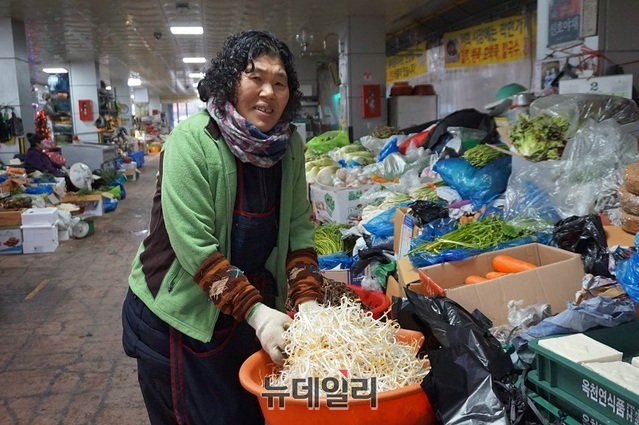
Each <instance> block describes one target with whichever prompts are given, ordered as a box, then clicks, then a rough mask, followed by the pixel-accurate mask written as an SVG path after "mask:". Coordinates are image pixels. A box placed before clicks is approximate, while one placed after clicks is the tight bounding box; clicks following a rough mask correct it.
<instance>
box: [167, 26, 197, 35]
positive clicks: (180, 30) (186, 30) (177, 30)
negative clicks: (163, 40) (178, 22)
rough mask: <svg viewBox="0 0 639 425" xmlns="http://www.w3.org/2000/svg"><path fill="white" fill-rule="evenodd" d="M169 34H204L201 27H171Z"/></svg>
mask: <svg viewBox="0 0 639 425" xmlns="http://www.w3.org/2000/svg"><path fill="white" fill-rule="evenodd" d="M171 34H179V35H185V34H186V35H199V34H204V28H202V27H171Z"/></svg>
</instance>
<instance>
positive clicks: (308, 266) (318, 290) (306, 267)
mask: <svg viewBox="0 0 639 425" xmlns="http://www.w3.org/2000/svg"><path fill="white" fill-rule="evenodd" d="M286 277H287V279H288V296H289V298H290V302H291V305H292V306H293V307H294V308H295V309H297V306H298V305H299V304H300V303H302V302H304V301H308V300H317V302H319V303H320V304H322V303H323V302H324V291H323V289H322V273H321V272H320V270H319V266H318V264H317V252H315V249H314V248H304V249H298V250H296V251H291V252H289V253H288V256H287V258H286Z"/></svg>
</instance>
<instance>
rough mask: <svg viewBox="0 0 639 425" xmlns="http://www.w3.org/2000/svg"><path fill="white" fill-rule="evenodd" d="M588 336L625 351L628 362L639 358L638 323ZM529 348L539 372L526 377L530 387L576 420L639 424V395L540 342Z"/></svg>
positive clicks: (602, 330)
mask: <svg viewBox="0 0 639 425" xmlns="http://www.w3.org/2000/svg"><path fill="white" fill-rule="evenodd" d="M584 334H586V335H588V336H589V337H591V338H593V339H595V340H597V341H599V342H601V343H603V344H606V345H608V346H610V347H612V348H615V349H617V350H619V351H621V352H622V353H623V359H624V361H628V359H630V358H632V357H635V356H637V355H638V354H639V338H636V335H639V321H638V320H634V321H632V322H629V323H625V324H622V325H618V326H615V327H612V328H601V329H596V330H591V331H587V332H584ZM633 336H634V337H633ZM528 347H529V348H530V349H531V350H532V351H533V352H534V353H535V367H536V369H535V370H533V371H530V372H529V373H528V374H527V375H526V381H527V385H528V386H529V387H531V388H532V389H533V390H534V391H535V392H537V393H538V394H539V395H541V396H543V397H544V398H545V399H546V400H549V401H551V402H552V403H553V404H554V405H556V406H558V407H560V408H562V409H564V410H565V411H566V412H568V413H569V414H570V415H571V416H573V417H575V418H582V417H583V416H584V415H586V416H588V417H589V418H593V419H594V420H596V421H598V422H599V423H602V424H620V425H621V424H627V425H633V424H636V423H639V395H637V394H635V393H634V392H632V391H629V390H627V389H626V388H623V387H622V386H620V385H618V384H617V383H615V382H612V381H610V380H608V379H607V378H604V377H603V376H601V375H599V374H597V373H595V372H594V371H592V370H590V369H587V368H586V367H584V366H582V365H580V364H578V363H575V362H572V361H570V360H568V359H566V358H564V357H562V356H560V355H558V354H557V353H554V352H552V351H550V350H547V349H545V348H544V347H541V346H539V342H538V340H533V341H530V343H529V344H528Z"/></svg>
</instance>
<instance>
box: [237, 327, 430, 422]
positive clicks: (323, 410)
mask: <svg viewBox="0 0 639 425" xmlns="http://www.w3.org/2000/svg"><path fill="white" fill-rule="evenodd" d="M397 337H398V339H400V340H404V341H413V340H417V339H420V338H423V335H422V334H421V333H420V332H415V331H410V330H405V329H400V330H398V331H397ZM272 373H273V363H272V362H271V358H270V357H269V355H268V354H267V353H266V352H265V351H264V350H260V351H258V352H257V353H255V354H253V355H252V356H251V357H249V358H248V359H247V360H246V361H245V362H244V364H243V365H242V367H241V368H240V382H241V383H242V386H244V388H246V390H248V391H249V392H251V393H252V394H253V395H255V396H256V397H257V398H258V401H259V403H260V407H261V409H262V413H263V414H264V419H265V420H266V423H267V424H268V425H298V424H301V425H324V424H327V423H329V424H344V425H346V424H348V425H370V424H383V425H424V424H433V425H434V424H436V423H437V420H436V417H435V413H434V412H433V409H432V407H431V405H430V402H429V401H428V397H427V396H426V393H425V392H424V390H423V389H422V388H421V386H420V384H413V385H409V386H407V387H404V388H398V389H396V390H392V391H384V392H381V393H379V394H377V408H376V409H372V408H371V405H370V404H371V403H370V400H367V399H363V400H361V399H360V400H353V399H351V398H350V397H349V400H348V407H347V408H346V409H335V408H329V407H328V406H327V399H326V397H324V396H322V397H320V404H319V408H309V407H308V400H307V399H294V398H292V397H290V396H286V397H284V399H283V401H284V403H283V404H284V405H283V407H281V406H280V404H279V403H278V400H277V397H275V400H274V404H273V406H272V408H269V406H268V397H266V396H263V394H264V393H266V392H269V391H267V390H266V389H265V388H264V378H265V377H266V376H267V375H270V374H272Z"/></svg>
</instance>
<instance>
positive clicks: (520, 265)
mask: <svg viewBox="0 0 639 425" xmlns="http://www.w3.org/2000/svg"><path fill="white" fill-rule="evenodd" d="M493 268H494V269H495V271H498V272H503V273H519V272H523V271H526V270H531V269H535V268H537V266H536V265H534V264H532V263H529V262H527V261H524V260H520V259H519V258H515V257H511V256H510V255H505V254H499V255H496V256H495V257H494V258H493Z"/></svg>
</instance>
